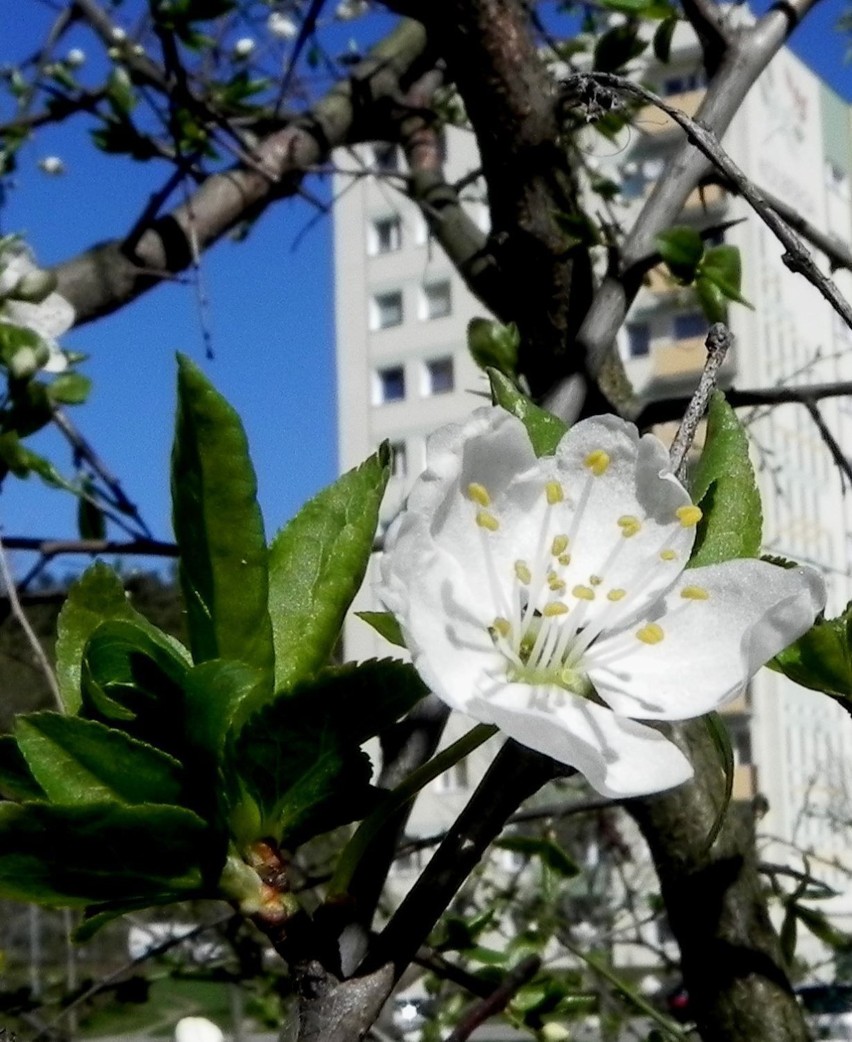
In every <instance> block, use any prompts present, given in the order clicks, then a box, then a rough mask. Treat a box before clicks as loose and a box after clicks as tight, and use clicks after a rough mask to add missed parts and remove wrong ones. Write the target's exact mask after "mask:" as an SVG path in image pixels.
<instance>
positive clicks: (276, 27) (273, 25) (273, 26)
mask: <svg viewBox="0 0 852 1042" xmlns="http://www.w3.org/2000/svg"><path fill="white" fill-rule="evenodd" d="M266 28H267V29H268V30H269V32H270V33H271V34H272V35H273V36H274V37H276V39H278V40H292V39H293V38H294V37H295V36H298V34H299V27H298V25H296V23H295V22H294V21H293V19H292V18H288V17H287V15H286V14H281V12H280V11H273V12H272V14H271V15H270V16H269V17H268V18H267V19H266Z"/></svg>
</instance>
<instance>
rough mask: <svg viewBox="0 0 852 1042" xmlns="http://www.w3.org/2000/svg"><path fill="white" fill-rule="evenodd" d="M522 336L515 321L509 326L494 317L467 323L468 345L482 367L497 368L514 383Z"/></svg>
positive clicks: (474, 358) (486, 368)
mask: <svg viewBox="0 0 852 1042" xmlns="http://www.w3.org/2000/svg"><path fill="white" fill-rule="evenodd" d="M520 343H521V337H520V334H519V333H518V327H517V326H516V325H515V323H514V322H510V323H509V325H508V326H504V325H503V324H502V323H500V322H497V321H496V320H495V319H493V318H472V319H471V320H470V322H468V324H467V346H468V350H469V351H470V354H471V357H472V358H473V360H474V362H476V364H477V365H478V366H479V368H480V369H483V370H486V371H487V370H488V369H496V370H497V372H498V373H502V374H503V375H504V376H506V377H508V378H509V379H510V380H512V382H513V383H514V376H515V372H516V370H517V368H518V347H519V346H520Z"/></svg>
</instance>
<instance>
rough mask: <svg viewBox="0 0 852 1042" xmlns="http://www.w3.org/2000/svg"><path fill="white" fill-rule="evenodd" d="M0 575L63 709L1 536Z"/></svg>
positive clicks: (49, 683)
mask: <svg viewBox="0 0 852 1042" xmlns="http://www.w3.org/2000/svg"><path fill="white" fill-rule="evenodd" d="M0 576H2V579H3V585H4V586H5V587H6V595H7V597H8V598H9V604H10V605H11V608H12V614H13V615H14V616H15V618H16V619H17V620H18V623H19V624H20V627H21V629H22V630H23V631H24V635H25V636H26V638H27V641H28V642H29V644H30V647H31V648H32V649H33V654H34V655H35V657H36V661H37V662H38V664H39V666H40V668H41V671H42V673H44V678H45V680H46V681H47V686H48V687H49V688H50V692H51V694H52V695H53V697H54V699H55V701H56V705H57V707H58V708H59V709H63V708H64V706H63V704H62V696H61V695H60V694H59V685H58V684H57V683H56V676H55V674H54V672H53V667H52V666H51V664H50V661H49V659H48V657H47V654H46V653H45V650H44V648H43V647H42V646H41V641H40V640H39V639H38V637H37V636H36V634H35V630H34V629H33V628H32V626H31V625H30V621H29V619H28V618H27V616H26V613H25V612H24V609H23V607H22V606H21V602H20V600H19V598H18V591H17V588H16V586H15V580H14V579H13V578H12V572H11V570H10V568H9V560H8V558H7V557H6V548H5V547H4V545H3V539H2V537H0Z"/></svg>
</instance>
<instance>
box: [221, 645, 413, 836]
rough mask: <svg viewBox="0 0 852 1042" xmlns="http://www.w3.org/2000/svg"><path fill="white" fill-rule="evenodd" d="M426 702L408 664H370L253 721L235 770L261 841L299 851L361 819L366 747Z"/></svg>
mask: <svg viewBox="0 0 852 1042" xmlns="http://www.w3.org/2000/svg"><path fill="white" fill-rule="evenodd" d="M425 694H426V687H425V685H424V684H423V682H422V681H421V680H420V678H419V677H418V676H417V673H416V672H415V671H414V668H413V667H412V666H411V665H410V664H407V663H402V662H394V661H381V662H365V663H362V664H359V665H357V666H355V665H350V666H344V667H342V668H340V669H334V670H328V671H326V672H324V673H322V674H321V675H320V676H319V677H317V678H316V679H315V680H314V681H310V682H306V683H304V684H300V685H299V686H298V687H296V688H295V689H293V690H292V691H288V692H286V693H285V694H284V695H281V696H279V697H278V698H277V699H276V701H275V702H273V703H272V704H271V705H269V706H267V707H266V708H264V709H263V710H261V712H259V713H257V714H256V715H255V716H254V717H252V718H251V719H250V720H249V721H248V722H247V723H246V725H245V726H244V727H243V729H242V731H241V732H240V736H239V738H238V739H237V741H236V742H235V743H234V752H233V760H232V763H233V765H234V769H235V770H236V771H238V773H239V775H240V776H241V778H242V781H243V784H244V787H245V789H246V791H247V792H248V793H249V794H250V795H251V796H252V797H253V798H254V800H255V802H256V803H257V805H258V807H259V808H260V809H261V816H262V818H263V822H262V824H261V826H260V828H261V831H260V834H259V837H257V838H260V836H263V835H272V836H273V837H275V838H276V839H278V840H280V841H281V842H282V843H285V844H286V845H288V846H295V845H296V844H297V842H302V841H304V840H305V839H307V838H309V837H311V836H314V835H318V834H319V833H321V832H326V831H328V830H329V829H331V828H334V827H336V826H338V825H343V824H346V823H348V822H350V821H353V820H355V819H356V818H359V817H362V816H363V815H364V813H365V812H366V810H368V809H369V805H370V802H371V799H372V797H371V790H370V786H369V782H370V774H371V771H370V763H369V760H368V759H367V758H366V756H365V755H364V754H363V753H362V752H361V749H360V746H361V745H362V744H363V743H364V742H365V741H367V739H368V738H372V737H373V736H374V735H376V734H378V733H379V732H380V731H382V730H384V729H385V728H386V727H388V726H390V725H391V724H392V723H393V722H394V721H396V720H397V719H399V717H400V716H402V715H403V714H404V713H406V712H408V710H409V709H411V708H412V707H413V706H414V705H416V703H417V702H418V701H419V700H420V699H421V698H422V697H423V696H424V695H425Z"/></svg>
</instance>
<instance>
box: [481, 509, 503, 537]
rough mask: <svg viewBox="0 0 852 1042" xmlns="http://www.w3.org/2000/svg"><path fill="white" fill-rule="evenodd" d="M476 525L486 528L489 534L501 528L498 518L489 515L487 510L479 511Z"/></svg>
mask: <svg viewBox="0 0 852 1042" xmlns="http://www.w3.org/2000/svg"><path fill="white" fill-rule="evenodd" d="M476 523H477V524H478V525H479V527H480V528H486V529H487V530H488V531H489V532H496V531H497V529H498V528H499V527H500V522H499V521H498V520H497V518H496V517H495V516H494V515H493V514H489V513H488V511H487V510H477V512H476Z"/></svg>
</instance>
